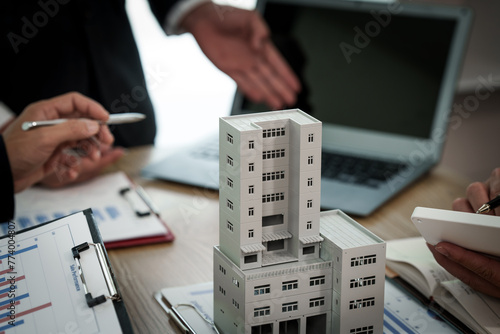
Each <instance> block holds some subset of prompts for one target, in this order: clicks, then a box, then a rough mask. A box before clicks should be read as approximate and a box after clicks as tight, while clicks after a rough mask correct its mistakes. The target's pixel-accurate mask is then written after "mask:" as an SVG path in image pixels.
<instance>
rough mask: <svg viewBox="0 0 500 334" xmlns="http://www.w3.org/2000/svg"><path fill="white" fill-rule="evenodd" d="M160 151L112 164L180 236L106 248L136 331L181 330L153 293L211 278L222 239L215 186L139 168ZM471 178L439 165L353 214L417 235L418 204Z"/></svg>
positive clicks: (442, 200)
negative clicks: (370, 210)
mask: <svg viewBox="0 0 500 334" xmlns="http://www.w3.org/2000/svg"><path fill="white" fill-rule="evenodd" d="M155 154H157V153H156V152H155V151H154V150H153V149H152V148H151V147H142V148H137V149H133V150H131V151H130V152H129V153H128V154H127V156H126V157H124V158H123V159H122V160H120V161H119V162H118V163H117V164H116V166H113V168H112V170H113V169H121V170H123V171H125V172H126V173H127V174H128V175H129V176H130V177H131V178H132V179H134V181H135V182H136V183H138V184H140V185H142V186H143V187H144V188H145V189H146V190H147V192H148V193H149V194H150V195H151V197H152V198H153V200H154V201H155V203H156V204H157V206H158V207H159V209H160V212H161V215H162V217H163V219H164V220H165V221H166V223H167V224H168V226H169V227H170V228H171V229H172V231H173V233H174V234H175V236H176V239H175V241H174V242H172V243H166V244H157V245H147V246H139V247H132V248H124V249H117V250H110V251H108V253H109V257H110V261H111V265H112V266H113V269H114V272H115V275H116V276H117V279H118V284H119V286H120V288H121V291H122V294H123V298H124V300H125V304H126V306H127V310H128V313H129V315H130V318H131V321H132V324H133V327H134V332H135V333H141V334H142V333H170V332H172V333H180V332H179V331H178V329H177V328H176V327H175V325H174V324H173V323H172V322H171V321H169V318H168V317H167V315H166V314H165V312H164V311H163V309H161V307H160V306H159V305H158V304H157V302H156V300H155V299H154V298H153V294H154V293H155V292H156V291H158V290H160V289H162V288H164V287H175V286H182V285H189V284H195V283H202V282H207V281H212V280H213V278H212V263H213V255H212V248H213V246H214V245H217V244H218V240H219V225H218V218H219V202H218V193H217V192H215V191H210V190H205V189H200V188H194V187H189V186H184V185H179V184H175V183H170V182H164V181H157V180H147V179H144V178H141V177H140V173H139V171H140V169H141V168H142V167H144V166H146V165H147V164H148V163H149V162H151V161H152V160H153V159H154V158H155ZM468 184H469V181H468V180H466V179H464V178H462V177H460V176H458V175H456V174H454V173H453V172H451V171H450V170H445V169H444V168H442V167H438V168H436V169H434V170H433V171H431V172H430V173H429V174H428V175H426V176H424V177H423V178H422V179H421V180H419V181H418V182H416V183H415V184H413V185H412V186H410V187H409V188H407V189H406V190H405V191H404V192H403V193H401V194H400V195H398V196H397V197H395V198H393V199H392V200H391V201H389V202H388V203H386V204H385V205H384V206H383V207H382V208H380V209H379V210H378V211H376V212H375V213H374V214H372V215H371V216H370V217H366V218H361V217H355V216H353V218H354V219H356V220H357V221H358V222H359V223H361V224H363V225H364V226H365V227H367V228H368V229H370V230H371V231H372V232H374V233H375V234H377V235H378V236H379V237H381V238H382V239H385V240H390V239H395V238H404V237H411V236H418V235H419V234H418V231H417V230H416V228H415V227H414V226H413V224H412V223H411V221H410V216H411V213H412V212H413V209H414V208H415V206H428V207H434V208H440V209H451V203H452V201H453V200H454V199H455V198H457V197H459V196H463V195H464V193H465V188H466V186H467V185H468Z"/></svg>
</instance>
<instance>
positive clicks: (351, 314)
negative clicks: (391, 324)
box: [214, 109, 385, 334]
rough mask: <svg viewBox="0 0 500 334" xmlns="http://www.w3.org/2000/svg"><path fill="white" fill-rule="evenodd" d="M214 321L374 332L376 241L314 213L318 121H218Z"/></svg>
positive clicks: (234, 327) (286, 114)
mask: <svg viewBox="0 0 500 334" xmlns="http://www.w3.org/2000/svg"><path fill="white" fill-rule="evenodd" d="M219 129H220V130H219V131H220V137H219V142H220V153H219V155H220V158H219V159H220V161H219V165H220V178H221V184H220V192H219V196H220V197H219V198H220V199H219V203H220V204H219V207H220V209H219V210H220V215H219V219H220V222H219V240H220V245H219V246H216V247H215V248H214V320H215V323H216V325H217V327H218V328H219V329H220V330H221V331H222V333H225V334H229V333H248V334H254V333H255V334H257V333H258V334H271V333H272V334H278V333H289V334H293V333H301V334H302V333H308V334H309V333H314V334H318V333H356V334H361V333H364V334H369V333H382V328H383V312H384V298H383V297H384V278H385V276H384V270H385V243H384V242H383V240H381V239H380V238H378V237H377V236H375V235H374V234H372V233H371V232H369V231H368V230H366V229H365V228H363V227H362V226H361V225H359V224H358V223H356V222H355V221H354V220H352V219H351V218H349V217H348V216H347V215H345V214H344V213H342V212H341V211H338V210H334V211H328V212H322V213H320V192H321V133H322V131H321V122H320V121H318V120H316V119H315V118H313V117H311V116H310V115H308V114H306V113H304V112H302V111H300V110H298V109H293V110H283V111H275V112H265V113H258V114H250V115H240V116H230V117H223V118H221V119H220V127H219Z"/></svg>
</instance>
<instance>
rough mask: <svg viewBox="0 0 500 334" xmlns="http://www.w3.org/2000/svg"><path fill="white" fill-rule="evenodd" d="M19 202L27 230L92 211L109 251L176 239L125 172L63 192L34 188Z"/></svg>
mask: <svg viewBox="0 0 500 334" xmlns="http://www.w3.org/2000/svg"><path fill="white" fill-rule="evenodd" d="M15 203H16V210H15V212H16V216H15V217H14V220H15V221H16V223H18V225H19V226H20V227H21V228H23V229H24V228H29V227H32V226H36V225H38V224H41V223H44V222H47V221H51V220H53V219H57V218H60V217H64V216H67V215H69V214H71V213H73V212H78V211H81V210H84V209H87V208H92V211H93V215H94V220H95V222H96V225H97V227H98V228H99V230H100V233H101V235H102V238H103V240H104V245H105V246H106V248H107V249H112V248H119V247H130V246H138V245H144V244H152V243H160V242H170V241H173V240H174V238H175V237H174V235H173V233H172V231H171V230H170V228H169V227H168V226H167V224H166V223H165V221H164V220H163V219H162V218H161V217H160V214H159V212H158V209H156V208H155V205H154V203H153V201H152V200H151V199H149V197H148V195H147V193H146V192H145V191H144V190H143V189H142V188H141V187H138V186H136V185H135V184H134V183H133V182H132V181H131V180H130V178H129V177H128V176H127V175H126V174H125V173H124V172H121V171H120V172H114V173H108V174H104V175H101V176H98V177H97V178H95V179H92V180H90V181H87V182H84V183H81V184H76V185H72V186H68V187H64V188H61V189H46V188H41V187H31V188H30V189H27V190H25V191H23V192H21V193H19V194H16V197H15ZM6 232H7V231H6V230H5V227H3V226H1V225H0V233H2V234H5V233H6Z"/></svg>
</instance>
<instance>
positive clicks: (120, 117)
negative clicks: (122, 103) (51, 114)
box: [22, 113, 146, 131]
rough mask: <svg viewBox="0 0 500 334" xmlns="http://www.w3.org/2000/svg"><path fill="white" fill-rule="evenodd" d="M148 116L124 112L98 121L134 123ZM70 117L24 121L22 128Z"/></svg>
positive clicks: (56, 122)
mask: <svg viewBox="0 0 500 334" xmlns="http://www.w3.org/2000/svg"><path fill="white" fill-rule="evenodd" d="M144 118H146V115H144V114H140V113H123V114H112V115H109V119H108V120H107V121H98V122H99V123H100V124H108V125H110V124H124V123H134V122H138V121H141V120H143V119H144ZM69 120H70V119H68V118H58V119H51V120H46V121H30V122H24V123H23V124H22V129H23V130H24V131H28V130H30V129H33V128H37V127H40V126H51V125H56V124H61V123H64V122H67V121H69Z"/></svg>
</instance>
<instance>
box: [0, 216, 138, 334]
mask: <svg viewBox="0 0 500 334" xmlns="http://www.w3.org/2000/svg"><path fill="white" fill-rule="evenodd" d="M89 219H90V220H91V219H92V216H91V215H90V213H89V212H88V211H87V212H78V213H75V214H73V215H70V216H67V217H64V218H61V219H58V220H56V221H53V222H50V223H46V224H43V225H39V226H37V227H35V228H32V229H29V230H23V231H18V230H17V228H16V226H15V222H10V223H8V224H9V226H8V230H9V233H8V234H7V236H5V237H2V238H1V239H0V334H3V333H6V334H9V333H16V334H17V333H30V334H31V333H123V332H127V331H128V330H127V329H125V330H123V329H122V324H121V323H120V321H121V319H122V318H121V317H120V315H119V314H118V313H117V309H116V307H115V306H116V305H115V302H113V301H112V300H105V301H103V302H100V303H99V304H98V305H95V306H93V307H90V306H89V305H88V304H87V301H86V298H85V297H86V296H85V292H84V290H85V288H87V289H88V290H89V292H91V293H92V295H93V296H98V295H106V294H108V289H107V285H106V281H105V279H104V274H103V271H102V270H101V265H100V263H99V259H98V257H97V256H96V252H94V251H93V250H92V251H90V250H89V251H88V252H82V254H81V256H80V258H79V260H80V264H78V263H77V262H75V258H74V255H73V254H74V253H73V252H72V248H73V247H75V246H77V245H80V244H82V243H83V244H85V243H88V242H90V243H92V244H93V243H95V242H96V240H95V239H96V232H95V231H93V232H91V229H90V227H89V226H90V225H89V222H88V220H89ZM92 223H93V222H92ZM94 228H95V227H94ZM97 236H98V234H97ZM79 268H82V270H84V274H85V275H84V280H85V282H84V283H85V287H84V284H82V279H81V276H80V271H79ZM127 320H128V318H127ZM126 323H127V322H126ZM127 324H129V322H128V323H127Z"/></svg>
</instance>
